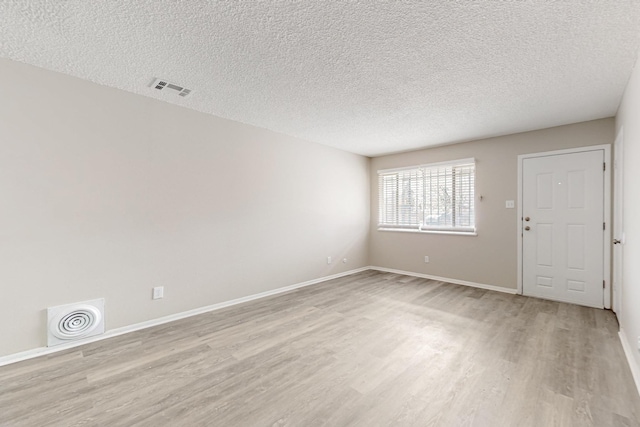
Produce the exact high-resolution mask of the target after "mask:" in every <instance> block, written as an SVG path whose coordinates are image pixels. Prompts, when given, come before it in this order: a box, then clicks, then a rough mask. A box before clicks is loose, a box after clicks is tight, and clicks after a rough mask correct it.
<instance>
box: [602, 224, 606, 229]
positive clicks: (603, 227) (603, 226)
mask: <svg viewBox="0 0 640 427" xmlns="http://www.w3.org/2000/svg"><path fill="white" fill-rule="evenodd" d="M602 229H603V230H606V229H607V223H605V222H603V223H602Z"/></svg>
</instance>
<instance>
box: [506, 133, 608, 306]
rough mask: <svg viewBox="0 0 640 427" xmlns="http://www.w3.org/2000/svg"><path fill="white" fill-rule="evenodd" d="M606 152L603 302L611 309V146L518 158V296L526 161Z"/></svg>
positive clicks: (520, 272)
mask: <svg viewBox="0 0 640 427" xmlns="http://www.w3.org/2000/svg"><path fill="white" fill-rule="evenodd" d="M599 150H603V151H604V162H605V165H606V170H605V174H604V222H605V224H606V226H605V229H604V239H603V245H604V247H603V254H604V259H603V260H602V261H603V268H604V269H603V272H604V277H603V278H602V279H603V280H604V289H603V301H604V308H611V228H612V227H611V169H612V168H611V145H609V144H602V145H592V146H589V147H579V148H570V149H567V150H557V151H545V152H542V153H531V154H521V155H519V156H518V227H517V229H518V239H517V241H518V294H519V295H522V232H523V230H522V228H523V221H522V215H523V214H522V183H523V178H522V173H523V167H522V166H523V161H524V159H530V158H535V157H546V156H557V155H559V154H572V153H583V152H586V151H599Z"/></svg>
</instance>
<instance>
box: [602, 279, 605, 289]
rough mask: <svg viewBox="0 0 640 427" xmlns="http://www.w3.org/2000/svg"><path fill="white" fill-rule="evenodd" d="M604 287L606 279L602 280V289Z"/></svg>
mask: <svg viewBox="0 0 640 427" xmlns="http://www.w3.org/2000/svg"><path fill="white" fill-rule="evenodd" d="M604 288H605V286H604V280H603V281H602V289H604Z"/></svg>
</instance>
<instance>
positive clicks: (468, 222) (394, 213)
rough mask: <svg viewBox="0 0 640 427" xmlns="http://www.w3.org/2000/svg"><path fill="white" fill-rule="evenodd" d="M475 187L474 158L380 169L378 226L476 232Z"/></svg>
mask: <svg viewBox="0 0 640 427" xmlns="http://www.w3.org/2000/svg"><path fill="white" fill-rule="evenodd" d="M474 187H475V160H474V159H465V160H458V161H455V162H447V163H436V164H430V165H421V166H414V167H410V168H402V169H387V170H381V171H378V197H379V214H378V228H379V229H405V230H417V231H452V232H463V233H464V232H466V233H474V232H475V211H474Z"/></svg>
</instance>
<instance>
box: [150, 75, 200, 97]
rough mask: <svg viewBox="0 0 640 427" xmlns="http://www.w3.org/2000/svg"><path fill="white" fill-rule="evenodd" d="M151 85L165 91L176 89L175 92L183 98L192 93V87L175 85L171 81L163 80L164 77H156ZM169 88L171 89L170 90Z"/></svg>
mask: <svg viewBox="0 0 640 427" xmlns="http://www.w3.org/2000/svg"><path fill="white" fill-rule="evenodd" d="M151 87H152V88H155V89H158V90H163V91H166V92H173V91H175V93H176V94H177V95H178V96H181V97H183V98H184V97H186V96H187V95H189V94H190V93H191V89H187V88H184V87H182V86H178V85H174V84H173V83H169V82H168V81H166V80H163V79H155V80H154V81H153V83H152V84H151ZM169 89H171V90H169Z"/></svg>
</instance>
